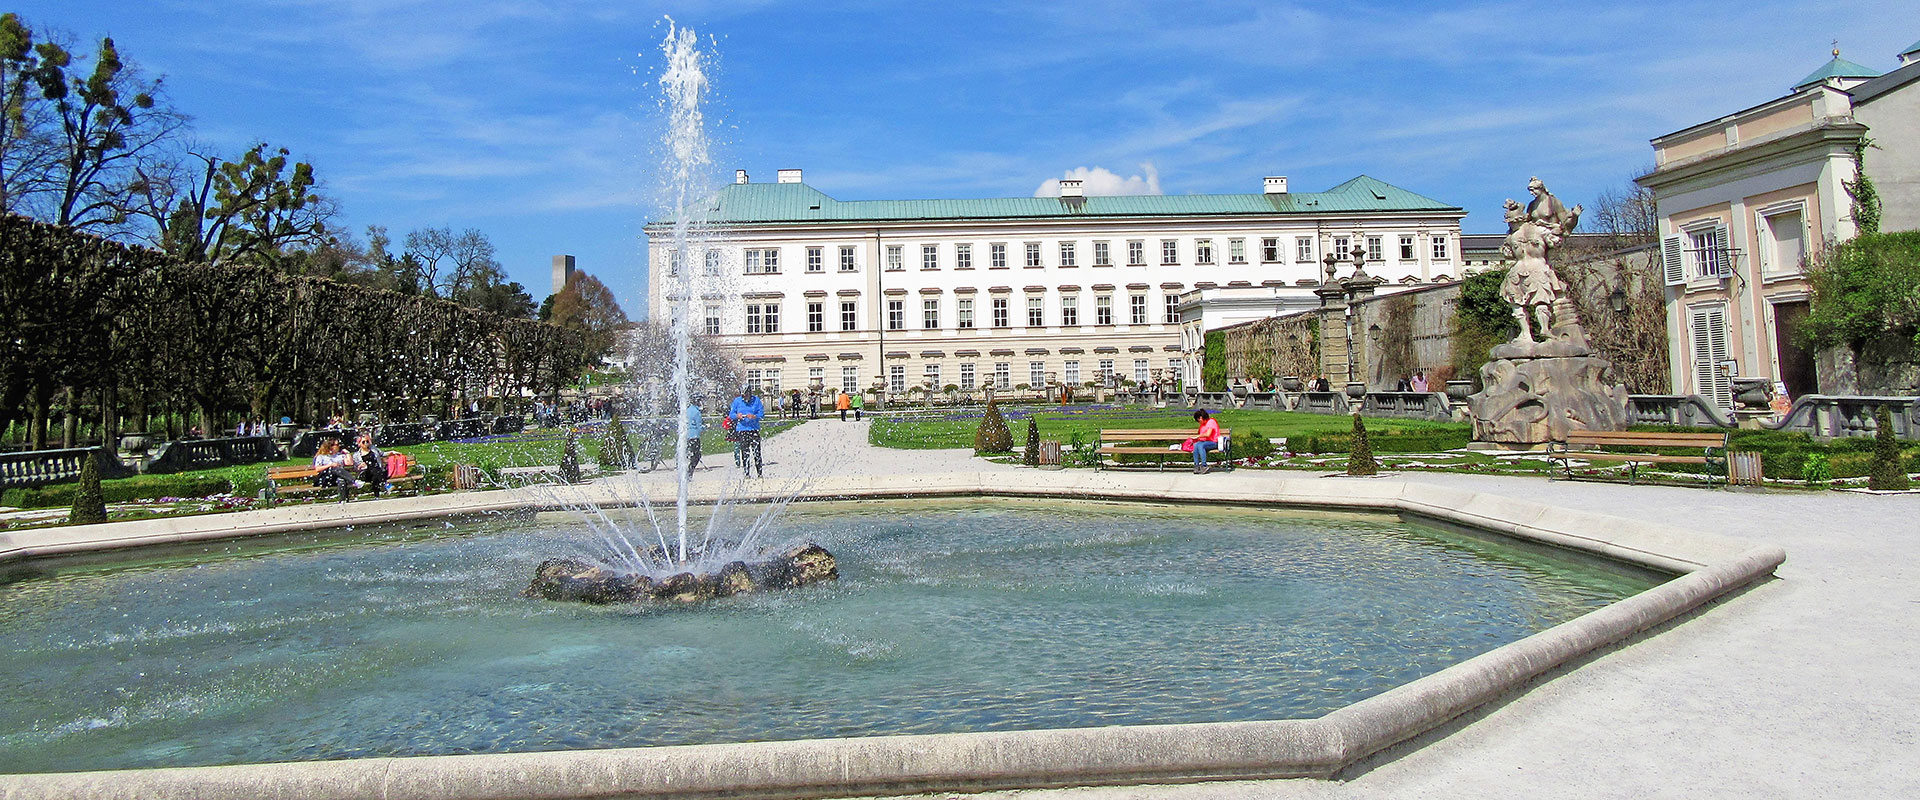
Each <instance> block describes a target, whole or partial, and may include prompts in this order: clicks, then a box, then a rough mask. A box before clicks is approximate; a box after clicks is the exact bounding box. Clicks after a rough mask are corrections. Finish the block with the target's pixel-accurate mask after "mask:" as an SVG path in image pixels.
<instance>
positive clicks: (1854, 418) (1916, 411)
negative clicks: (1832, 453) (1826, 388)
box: [1764, 394, 1920, 441]
mask: <svg viewBox="0 0 1920 800" xmlns="http://www.w3.org/2000/svg"><path fill="white" fill-rule="evenodd" d="M1882 407H1885V408H1887V409H1888V410H1889V411H1891V412H1892V415H1893V435H1894V436H1896V437H1899V438H1901V439H1906V440H1909V441H1913V440H1920V397H1885V396H1870V395H1825V394H1809V395H1803V396H1801V397H1800V399H1798V400H1795V401H1794V402H1793V407H1792V408H1790V409H1788V410H1787V413H1786V415H1785V416H1783V417H1781V418H1780V420H1779V421H1777V422H1769V423H1764V424H1765V425H1766V427H1768V428H1772V429H1774V430H1779V431H1797V432H1800V433H1807V434H1811V435H1813V436H1815V437H1817V438H1822V439H1841V438H1848V437H1865V436H1872V435H1874V433H1875V432H1876V429H1877V427H1878V424H1877V423H1876V422H1875V421H1874V415H1875V414H1876V413H1877V412H1878V411H1879V409H1880V408H1882Z"/></svg>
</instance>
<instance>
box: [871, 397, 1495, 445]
mask: <svg viewBox="0 0 1920 800" xmlns="http://www.w3.org/2000/svg"><path fill="white" fill-rule="evenodd" d="M1000 413H1001V414H1002V415H1004V416H1005V417H1006V418H1007V428H1008V429H1009V430H1011V431H1012V432H1013V444H1014V447H1016V448H1019V447H1024V446H1025V445H1026V441H1027V419H1028V417H1029V416H1031V417H1033V418H1035V419H1036V420H1037V421H1038V422H1039V425H1040V437H1041V438H1043V439H1055V440H1058V441H1062V442H1068V441H1072V440H1073V438H1074V436H1075V435H1076V434H1077V435H1078V436H1079V437H1080V439H1081V441H1083V442H1098V441H1099V437H1100V431H1102V430H1124V429H1139V428H1167V429H1181V430H1186V429H1192V428H1195V427H1197V426H1195V425H1194V422H1193V412H1192V411H1187V410H1182V409H1175V408H1167V409H1155V408H1088V407H1083V406H1079V407H1077V406H1066V407H1059V406H1001V407H1000ZM981 414H982V411H981V410H974V409H970V410H962V411H955V412H952V413H949V414H945V415H935V416H924V417H879V416H876V417H875V418H874V421H873V426H872V427H871V428H870V429H869V430H868V432H867V439H868V441H869V442H871V443H872V444H874V445H875V446H878V447H891V448H896V449H902V450H945V449H954V448H971V447H973V434H974V431H975V430H977V429H978V428H979V427H980V416H981ZM1214 418H1215V419H1217V420H1219V421H1220V427H1222V428H1224V429H1226V430H1229V431H1232V433H1233V435H1234V436H1236V437H1246V436H1251V435H1253V434H1254V433H1256V432H1257V433H1259V434H1260V435H1262V436H1265V437H1267V438H1269V439H1274V438H1287V439H1293V438H1296V437H1310V436H1334V435H1341V434H1346V433H1348V432H1350V431H1352V430H1353V418H1352V417H1349V416H1346V415H1344V414H1306V413H1301V412H1296V411H1255V410H1245V409H1225V410H1222V411H1219V412H1216V413H1215V414H1214ZM1367 430H1368V431H1370V432H1373V433H1376V434H1386V435H1392V434H1396V433H1405V434H1413V433H1431V434H1434V435H1436V436H1442V437H1447V438H1458V439H1459V442H1458V444H1455V445H1453V446H1455V447H1458V446H1461V445H1464V444H1466V440H1467V437H1468V435H1469V434H1470V430H1469V428H1468V426H1467V425H1464V424H1460V423H1453V422H1428V421H1425V420H1406V419H1372V418H1369V419H1367Z"/></svg>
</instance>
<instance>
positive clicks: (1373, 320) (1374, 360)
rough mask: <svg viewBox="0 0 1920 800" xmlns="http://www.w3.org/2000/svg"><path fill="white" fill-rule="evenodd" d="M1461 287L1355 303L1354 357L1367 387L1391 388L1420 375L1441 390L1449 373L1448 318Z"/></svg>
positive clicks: (1446, 286) (1450, 334)
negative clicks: (1415, 375)
mask: <svg viewBox="0 0 1920 800" xmlns="http://www.w3.org/2000/svg"><path fill="white" fill-rule="evenodd" d="M1459 301H1460V284H1459V283H1445V284H1441V285H1439V286H1428V287H1422V288H1419V289H1412V290H1409V291H1405V292H1397V293H1394V294H1390V295H1379V296H1375V297H1371V298H1367V299H1365V300H1361V301H1358V302H1355V303H1354V304H1353V306H1352V310H1353V318H1352V320H1351V322H1352V325H1353V333H1354V336H1353V358H1354V363H1355V364H1356V365H1357V369H1356V370H1355V371H1356V372H1357V373H1358V374H1359V375H1361V376H1362V377H1361V380H1364V381H1366V382H1367V388H1369V389H1374V390H1381V391H1384V390H1387V389H1392V388H1393V387H1394V385H1395V384H1396V383H1398V382H1399V381H1401V380H1405V379H1407V378H1409V377H1411V376H1412V374H1413V373H1414V371H1415V370H1418V371H1421V372H1425V373H1426V375H1427V380H1428V382H1429V385H1431V386H1435V387H1443V386H1445V385H1446V383H1445V382H1446V381H1447V380H1448V379H1449V378H1450V377H1451V375H1452V373H1453V368H1452V366H1451V365H1452V364H1453V314H1454V307H1455V306H1456V305H1458V304H1459Z"/></svg>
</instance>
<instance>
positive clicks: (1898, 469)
mask: <svg viewBox="0 0 1920 800" xmlns="http://www.w3.org/2000/svg"><path fill="white" fill-rule="evenodd" d="M1911 485H1912V482H1911V481H1908V480H1907V468H1906V467H1904V466H1901V463H1900V440H1898V439H1895V438H1894V437H1893V412H1892V411H1891V410H1889V409H1888V408H1887V407H1886V406H1881V407H1879V408H1878V409H1876V410H1874V412H1873V471H1872V472H1869V473H1867V488H1869V489H1872V490H1874V491H1876V492H1897V491H1901V490H1904V489H1907V488H1909V487H1910V486H1911ZM75 508H76V509H77V508H79V506H77V505H76V506H75Z"/></svg>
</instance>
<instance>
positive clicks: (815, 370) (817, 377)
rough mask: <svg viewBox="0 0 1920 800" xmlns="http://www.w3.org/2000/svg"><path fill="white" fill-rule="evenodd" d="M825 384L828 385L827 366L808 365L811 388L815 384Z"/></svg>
mask: <svg viewBox="0 0 1920 800" xmlns="http://www.w3.org/2000/svg"><path fill="white" fill-rule="evenodd" d="M825 385H827V368H826V367H808V368H807V386H808V387H809V388H811V387H814V386H825Z"/></svg>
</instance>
